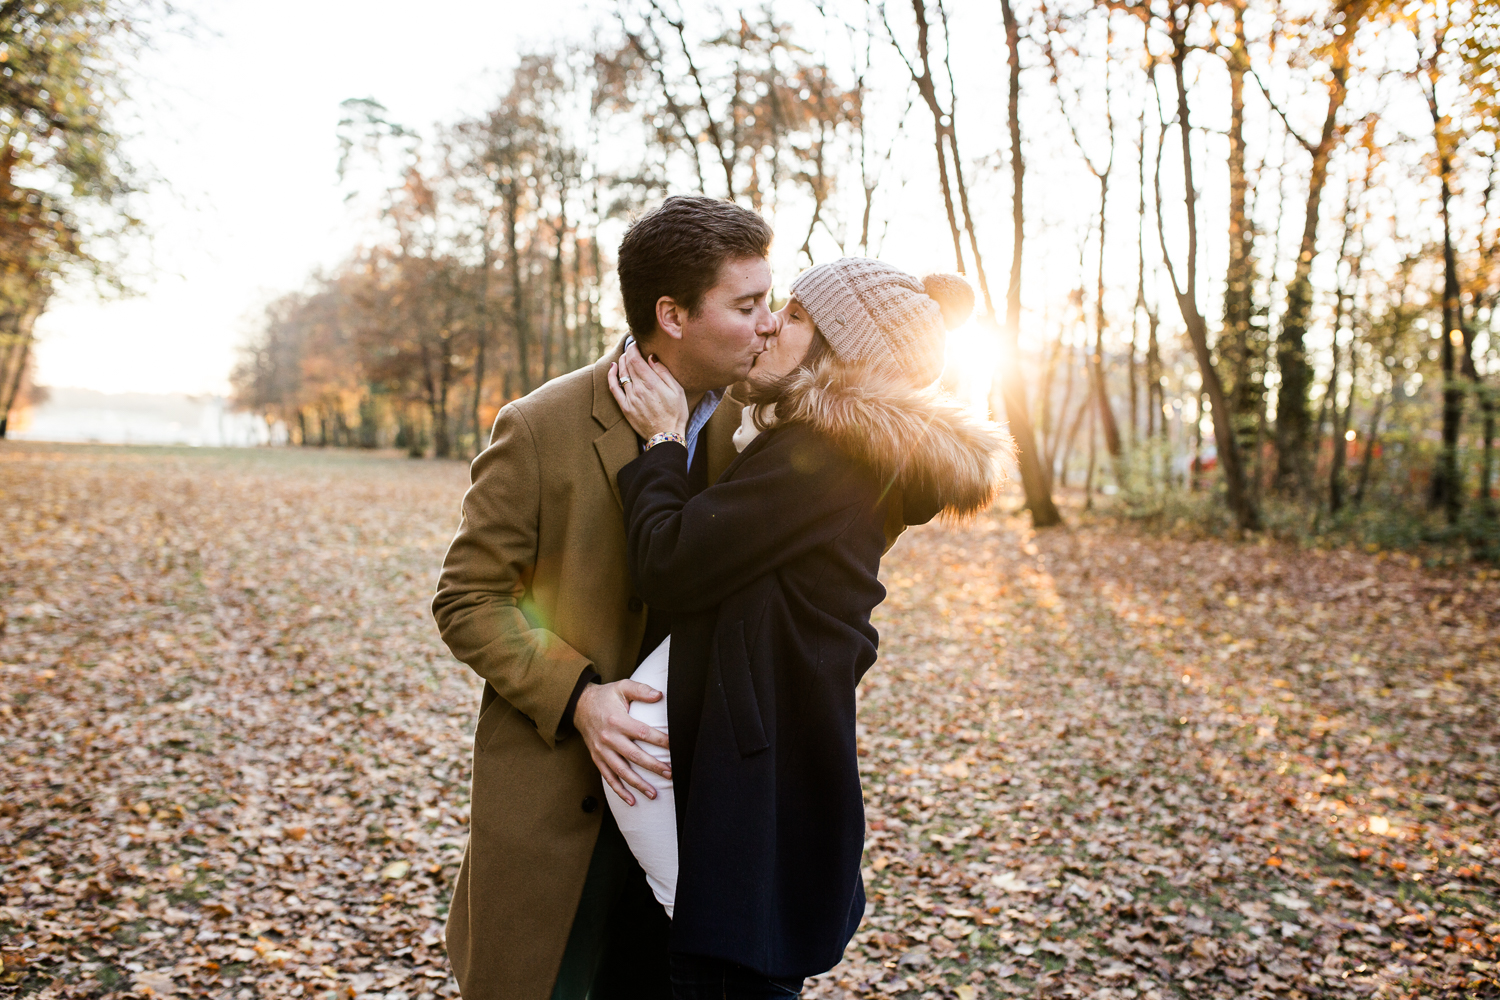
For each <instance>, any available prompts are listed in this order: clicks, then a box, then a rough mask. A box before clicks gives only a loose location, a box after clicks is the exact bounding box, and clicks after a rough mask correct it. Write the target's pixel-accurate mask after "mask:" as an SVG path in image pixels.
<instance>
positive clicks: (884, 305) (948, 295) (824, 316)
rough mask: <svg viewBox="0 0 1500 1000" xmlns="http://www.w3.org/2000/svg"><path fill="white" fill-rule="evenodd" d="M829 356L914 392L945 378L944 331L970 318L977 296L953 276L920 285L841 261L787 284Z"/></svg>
mask: <svg viewBox="0 0 1500 1000" xmlns="http://www.w3.org/2000/svg"><path fill="white" fill-rule="evenodd" d="M792 298H794V299H796V300H797V301H798V302H800V303H802V306H803V308H805V309H806V310H807V314H808V315H809V316H810V317H812V321H813V324H814V325H816V326H817V328H818V332H819V333H821V334H822V335H823V339H825V340H827V341H828V346H829V347H831V348H833V353H834V356H835V357H837V358H838V359H839V360H840V361H842V362H844V363H845V364H849V365H858V366H862V367H867V368H869V369H871V370H873V371H874V372H876V373H877V374H882V375H890V376H895V377H898V378H900V379H902V380H904V381H906V382H909V383H911V384H913V385H918V386H927V385H931V384H932V383H933V382H936V381H937V380H938V378H939V377H941V376H942V374H943V347H944V343H945V341H946V340H947V331H948V330H952V329H954V328H955V327H957V326H958V325H959V324H961V323H963V321H964V320H966V319H968V318H969V315H970V314H971V313H972V312H973V311H974V290H973V289H971V288H970V287H969V283H968V282H967V281H965V280H964V279H963V278H961V277H959V276H958V275H956V274H930V275H928V276H927V277H925V278H922V279H920V280H919V279H917V278H915V277H913V276H912V275H910V274H907V273H906V272H905V271H903V270H901V269H900V268H897V267H892V266H891V265H889V264H886V263H883V262H881V261H878V260H871V259H870V258H868V257H842V258H840V259H838V260H836V261H833V262H832V263H829V264H819V265H818V266H817V267H814V268H811V269H809V270H807V271H804V272H802V274H801V275H799V276H798V277H797V280H796V281H794V282H793V283H792Z"/></svg>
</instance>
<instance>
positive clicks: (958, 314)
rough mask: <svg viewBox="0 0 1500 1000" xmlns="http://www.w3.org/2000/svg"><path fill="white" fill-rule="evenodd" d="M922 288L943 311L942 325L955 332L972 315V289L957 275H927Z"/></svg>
mask: <svg viewBox="0 0 1500 1000" xmlns="http://www.w3.org/2000/svg"><path fill="white" fill-rule="evenodd" d="M922 287H923V288H924V289H926V291H927V294H928V295H929V296H931V297H932V299H933V300H934V301H936V302H937V304H938V306H939V308H941V309H942V310H943V325H944V326H946V327H947V328H948V329H949V330H957V329H958V328H959V327H961V326H963V325H964V322H965V321H966V320H968V318H969V317H970V316H972V315H974V289H973V288H971V287H969V283H968V282H967V281H965V280H964V279H963V278H962V277H961V276H960V275H957V274H929V275H927V277H925V278H923V279H922Z"/></svg>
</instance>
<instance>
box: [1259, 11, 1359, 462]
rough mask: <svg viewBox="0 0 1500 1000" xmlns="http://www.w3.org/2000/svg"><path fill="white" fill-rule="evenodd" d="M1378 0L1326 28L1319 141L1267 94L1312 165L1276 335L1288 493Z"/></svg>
mask: <svg viewBox="0 0 1500 1000" xmlns="http://www.w3.org/2000/svg"><path fill="white" fill-rule="evenodd" d="M1373 2H1374V0H1335V2H1334V4H1333V7H1332V9H1331V11H1330V13H1329V15H1328V19H1327V23H1326V24H1325V25H1324V30H1325V31H1326V33H1327V36H1328V38H1329V39H1330V40H1329V41H1327V42H1326V43H1325V44H1324V45H1323V46H1322V47H1321V49H1320V51H1319V53H1318V54H1319V55H1321V57H1322V58H1321V61H1322V63H1323V64H1324V65H1325V66H1326V67H1327V72H1328V81H1327V89H1328V97H1327V103H1326V105H1325V108H1324V112H1323V125H1322V129H1321V130H1320V131H1319V133H1318V138H1317V139H1316V140H1309V139H1305V138H1303V137H1302V136H1301V135H1299V134H1298V133H1297V131H1296V129H1295V128H1294V127H1293V126H1292V123H1291V121H1290V119H1289V118H1287V116H1286V114H1285V113H1283V112H1282V111H1281V108H1280V105H1279V104H1277V103H1276V102H1275V99H1274V96H1273V95H1271V94H1270V93H1269V92H1267V94H1266V97H1267V100H1269V101H1271V102H1272V107H1273V108H1276V110H1277V112H1278V113H1279V114H1281V117H1282V119H1283V120H1284V121H1285V122H1286V127H1287V131H1288V132H1289V133H1290V134H1291V135H1292V137H1293V138H1295V139H1296V140H1297V142H1298V144H1299V145H1301V146H1302V148H1303V149H1304V150H1305V151H1306V152H1307V154H1308V156H1309V158H1310V159H1311V161H1312V162H1311V166H1310V169H1309V172H1308V178H1307V202H1306V206H1305V208H1304V209H1303V222H1302V241H1301V244H1300V246H1299V247H1298V249H1297V257H1296V260H1295V262H1294V263H1293V268H1294V273H1293V276H1292V280H1291V282H1290V283H1289V284H1288V285H1287V290H1286V311H1285V312H1284V313H1283V314H1282V318H1281V328H1280V330H1279V331H1278V332H1277V335H1276V368H1277V371H1278V373H1279V374H1280V376H1281V382H1280V385H1279V388H1278V389H1277V395H1276V484H1277V486H1278V487H1279V488H1281V489H1284V490H1297V489H1300V488H1301V487H1302V486H1304V485H1306V479H1307V473H1308V470H1309V465H1308V459H1309V454H1308V446H1309V444H1310V441H1309V431H1310V430H1311V423H1312V417H1311V414H1310V412H1309V410H1308V395H1309V391H1310V390H1311V388H1312V379H1313V367H1312V364H1311V363H1310V362H1309V361H1308V360H1307V331H1308V324H1309V322H1310V320H1311V315H1312V302H1313V286H1312V266H1313V258H1314V257H1315V256H1316V255H1317V252H1318V220H1319V214H1320V210H1321V207H1322V202H1323V188H1324V187H1325V186H1326V184H1327V182H1328V164H1329V160H1330V158H1331V157H1332V156H1333V152H1334V149H1335V147H1336V146H1337V145H1338V143H1339V141H1340V140H1341V139H1342V137H1343V134H1344V132H1345V130H1346V129H1347V124H1341V123H1340V112H1341V111H1342V109H1343V107H1344V101H1345V100H1346V98H1347V97H1348V96H1349V71H1350V55H1351V51H1352V49H1353V46H1354V39H1355V36H1356V35H1357V34H1358V32H1359V28H1360V23H1361V21H1362V20H1363V19H1364V17H1365V15H1366V14H1367V13H1368V12H1369V11H1370V9H1371V6H1372V4H1373Z"/></svg>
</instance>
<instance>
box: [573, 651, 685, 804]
mask: <svg viewBox="0 0 1500 1000" xmlns="http://www.w3.org/2000/svg"><path fill="white" fill-rule="evenodd" d="M661 696H662V693H661V692H660V691H658V690H656V689H655V688H652V687H647V686H646V685H645V684H641V683H639V682H637V681H631V680H624V681H615V682H614V683H613V684H590V685H588V686H587V687H586V688H584V690H583V693H582V694H581V695H579V696H578V705H577V706H576V707H575V708H574V709H573V728H574V729H576V730H577V731H578V734H579V735H580V736H582V737H583V742H584V745H585V746H587V747H588V748H589V756H591V757H593V758H594V766H595V767H597V768H598V769H599V774H600V776H601V777H603V778H604V780H605V782H606V783H607V784H608V785H609V787H611V788H613V789H614V790H615V794H617V795H619V796H620V798H622V799H624V800H625V802H626V804H627V805H632V806H633V805H635V796H633V795H631V794H630V788H627V787H626V786H627V785H628V786H630V787H631V788H635V789H637V790H639V791H640V792H641V793H642V794H644V795H645V796H646V797H647V798H652V799H654V798H656V789H655V788H654V787H652V785H651V784H650V783H648V782H647V781H646V779H645V778H643V777H641V776H640V774H638V773H637V772H636V768H637V767H641V768H645V769H646V770H648V771H653V772H655V773H656V774H659V775H661V776H662V777H663V778H670V777H672V765H671V764H670V763H669V762H667V761H659V760H657V759H656V758H655V757H652V756H651V755H650V754H648V753H647V752H646V751H644V750H642V749H641V748H640V747H638V746H636V745H635V741H636V740H640V741H642V742H644V743H651V744H653V745H655V746H659V747H661V748H662V749H666V748H667V734H666V733H663V732H662V731H661V730H659V729H653V728H651V727H650V726H648V725H646V724H645V723H644V722H640V721H638V720H636V719H632V718H631V717H630V703H631V702H632V701H657V700H659V699H660V698H661ZM632 764H634V765H635V767H632V766H631V765H632Z"/></svg>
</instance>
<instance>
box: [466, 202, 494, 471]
mask: <svg viewBox="0 0 1500 1000" xmlns="http://www.w3.org/2000/svg"><path fill="white" fill-rule="evenodd" d="M480 238H481V239H483V240H484V254H483V256H482V258H481V261H480V265H479V303H478V309H477V312H478V313H479V323H478V325H477V328H476V330H475V334H474V397H473V399H472V400H471V401H470V403H469V416H470V419H471V421H472V422H473V424H474V454H476V455H477V454H479V453H480V452H481V451H484V449H485V446H486V444H487V443H488V439H487V438H486V436H485V432H484V427H483V426H482V425H481V424H480V422H479V408H480V406H481V405H482V404H483V402H484V375H485V372H484V365H485V359H486V357H487V356H488V351H489V344H490V337H491V336H492V331H491V329H490V269H491V268H493V267H494V266H495V260H494V254H493V252H492V251H491V250H490V227H489V220H488V219H487V220H486V221H485V225H484V229H483V232H482V233H481V234H480Z"/></svg>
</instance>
